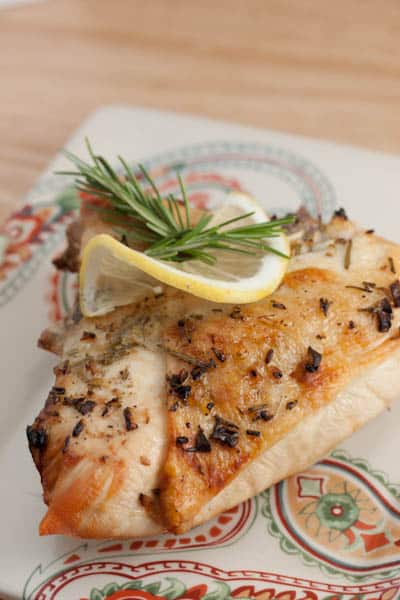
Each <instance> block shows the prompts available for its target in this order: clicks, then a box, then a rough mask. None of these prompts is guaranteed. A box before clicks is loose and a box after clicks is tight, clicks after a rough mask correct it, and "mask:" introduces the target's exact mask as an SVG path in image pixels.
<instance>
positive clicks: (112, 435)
mask: <svg viewBox="0 0 400 600" xmlns="http://www.w3.org/2000/svg"><path fill="white" fill-rule="evenodd" d="M83 229H84V232H83V235H84V236H86V238H85V239H87V238H88V237H90V235H91V230H90V227H88V226H86V228H85V227H84V228H83ZM94 229H95V231H96V232H97V231H98V227H97V225H96V227H95V228H94ZM298 229H299V230H298V232H297V233H296V232H295V233H294V234H293V240H294V242H293V250H294V254H295V256H294V257H293V258H292V260H291V261H290V265H289V270H288V272H287V274H286V276H285V278H284V280H283V282H282V284H281V285H280V287H279V289H278V290H277V291H276V292H275V293H274V294H273V295H272V296H270V297H268V298H265V299H264V300H262V301H260V302H257V303H254V304H247V305H241V306H232V305H221V304H213V303H211V302H206V301H204V300H201V299H199V298H195V297H194V296H191V295H189V294H185V293H183V292H180V291H177V290H175V289H173V288H167V287H166V288H165V289H164V293H163V294H162V295H161V296H159V297H147V298H144V299H143V301H142V302H140V303H139V304H136V305H129V306H125V307H120V308H117V309H115V310H114V311H113V312H112V313H110V314H108V315H106V316H103V317H97V318H92V319H87V318H83V317H82V316H81V315H80V313H79V310H77V311H75V313H74V314H73V315H71V317H70V318H69V319H68V320H67V322H66V323H64V324H63V325H62V326H60V327H58V328H55V329H53V330H47V331H45V332H44V333H43V335H42V337H41V340H40V345H41V346H42V347H45V348H46V349H48V350H50V351H53V352H55V353H56V354H58V355H59V364H58V366H57V367H56V369H55V374H56V380H55V384H54V386H53V387H52V389H51V390H50V393H49V396H48V398H47V401H46V404H45V407H44V408H43V410H42V411H41V412H40V414H39V416H38V417H37V419H36V420H35V422H34V423H33V425H32V426H30V427H28V439H29V444H30V449H31V452H32V456H33V459H34V461H35V463H36V466H37V468H38V470H39V472H40V475H41V479H42V485H43V490H44V500H45V502H46V504H47V505H48V510H47V513H46V515H45V517H44V519H43V521H42V523H41V525H40V533H41V534H67V535H73V536H80V537H84V538H103V537H107V538H112V537H115V538H123V537H134V536H145V535H151V534H155V533H158V532H162V531H165V530H168V531H172V532H175V533H181V532H184V531H186V530H188V529H190V528H191V527H193V526H195V525H197V524H199V523H201V522H203V521H205V520H207V519H209V518H210V517H212V516H213V515H215V514H217V513H219V512H221V511H224V510H227V509H229V508H230V507H232V506H233V505H235V504H237V503H238V502H240V501H242V500H245V499H247V498H248V497H250V496H253V495H254V494H257V493H258V492H260V491H261V490H263V489H264V488H266V487H268V486H270V485H271V484H272V483H274V482H276V481H279V480H280V479H283V478H284V477H286V476H288V475H290V474H292V473H294V472H296V471H299V470H302V469H304V468H306V467H307V466H309V465H311V464H312V463H313V462H315V461H316V460H318V459H319V458H321V457H322V456H323V455H324V454H325V453H326V452H328V451H329V450H330V449H331V448H333V447H334V446H335V445H336V444H338V443H339V442H340V441H341V440H342V439H344V438H345V437H347V436H349V435H350V434H351V433H352V432H353V431H354V430H356V429H358V428H359V427H361V426H362V425H363V424H365V423H366V422H367V421H368V420H370V419H371V418H373V417H374V416H376V415H377V414H378V413H379V412H381V411H382V410H383V409H385V408H386V407H387V406H389V404H390V403H391V402H392V401H393V400H394V399H395V398H396V397H397V396H400V376H399V374H398V373H399V367H400V336H399V325H400V282H399V281H398V279H397V275H396V273H397V272H400V247H399V246H397V245H396V244H394V243H391V242H389V241H386V240H384V239H382V238H379V237H377V236H376V235H374V234H373V233H371V232H365V231H363V230H360V229H358V228H357V227H356V226H355V225H354V224H353V223H351V222H350V221H349V220H347V217H346V215H345V214H344V213H343V212H342V211H339V212H338V213H337V214H336V215H335V216H334V217H333V219H332V221H331V223H329V224H328V225H327V226H321V225H320V224H318V223H315V222H313V221H311V220H310V219H308V218H307V219H306V220H305V222H304V223H303V222H302V221H301V220H300V223H299V225H298ZM76 232H78V233H79V236H80V235H81V234H82V226H80V227H77V228H76ZM71 237H72V234H70V238H71ZM70 242H71V239H70ZM73 242H74V244H75V246H74V247H75V252H77V251H78V250H77V248H79V244H78V243H77V240H76V239H74V240H73ZM68 257H69V263H70V265H71V264H74V265H75V266H76V264H77V262H79V260H78V261H77V260H76V256H74V254H73V251H72V250H71V244H70V249H69V255H68ZM68 257H67V258H68ZM64 258H65V257H64ZM67 262H68V261H67ZM58 266H65V261H64V264H63V263H62V259H59V265H58ZM67 266H68V265H67Z"/></svg>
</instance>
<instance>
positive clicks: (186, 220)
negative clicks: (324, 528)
mask: <svg viewBox="0 0 400 600" xmlns="http://www.w3.org/2000/svg"><path fill="white" fill-rule="evenodd" d="M86 146H87V149H88V152H89V155H90V158H91V161H92V162H91V163H88V162H85V161H84V160H82V159H80V158H79V157H78V156H76V155H75V154H72V153H71V152H67V151H66V152H65V155H66V156H67V158H68V159H69V160H70V161H71V162H72V163H73V165H74V166H75V168H76V170H75V171H60V172H59V173H58V174H61V175H73V176H74V177H75V178H76V179H75V185H76V187H77V189H78V190H80V191H82V192H85V193H87V194H89V195H91V196H94V197H96V198H99V199H103V200H104V201H105V202H104V206H101V207H96V209H97V210H100V211H102V215H103V218H104V220H106V221H109V222H114V224H117V230H118V232H119V233H120V234H121V236H122V239H124V240H126V241H127V242H128V243H129V242H131V243H132V244H134V243H138V242H139V243H141V244H144V245H145V249H144V250H143V251H144V253H145V254H147V255H148V256H152V257H154V258H157V259H160V260H168V261H176V262H183V261H187V260H200V261H202V262H205V263H208V264H214V263H215V262H216V260H217V259H216V256H215V253H213V252H212V251H213V250H223V251H226V252H238V253H242V254H243V253H244V254H251V255H252V254H257V253H259V252H273V253H275V254H278V255H279V256H282V257H284V258H289V257H288V256H286V255H285V254H283V253H281V252H279V251H278V250H276V249H275V248H273V247H271V246H270V245H269V244H268V243H267V241H266V240H267V239H268V238H274V237H277V236H279V235H280V233H281V232H282V226H284V225H288V224H289V223H292V222H293V217H291V216H288V217H284V218H283V219H276V220H273V221H268V222H264V223H256V224H252V225H248V224H247V225H241V226H238V227H232V225H233V224H234V223H239V222H240V221H242V222H243V221H244V219H246V218H248V217H250V216H251V215H252V214H254V213H252V212H250V213H247V214H243V215H240V216H238V217H235V218H233V219H230V220H228V221H225V222H223V223H219V224H218V225H212V226H210V222H211V220H212V218H213V214H212V213H204V214H202V215H201V217H200V219H199V220H198V222H197V223H193V222H192V218H191V211H190V205H189V202H188V198H187V195H186V191H185V187H184V185H183V181H182V179H181V177H180V176H179V175H178V182H179V186H180V191H181V195H182V200H178V199H177V198H176V197H175V196H174V195H172V194H170V195H168V196H167V197H166V198H164V199H163V198H162V197H161V194H160V192H159V190H158V188H157V186H156V184H155V183H154V181H153V179H152V178H151V177H150V175H149V173H148V172H147V171H146V169H145V168H144V166H143V165H138V167H139V170H140V173H141V179H142V180H143V181H144V182H145V184H146V186H145V187H144V186H143V184H142V183H141V182H140V181H139V179H138V177H137V176H136V175H135V174H134V172H133V171H132V169H131V168H130V167H129V166H128V164H127V162H126V161H125V160H124V159H123V158H122V157H121V156H119V157H118V160H119V162H120V164H121V167H122V175H121V174H118V173H117V172H116V171H115V170H114V168H113V167H112V166H111V165H110V163H109V162H107V161H106V159H105V158H104V157H102V156H99V155H97V154H95V153H94V152H93V150H92V147H91V145H90V143H89V141H88V140H86ZM182 208H183V210H182ZM121 222H123V225H121Z"/></svg>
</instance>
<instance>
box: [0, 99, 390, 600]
mask: <svg viewBox="0 0 400 600" xmlns="http://www.w3.org/2000/svg"><path fill="white" fill-rule="evenodd" d="M85 135H87V136H89V138H90V140H91V142H92V143H93V145H94V147H95V148H96V150H97V151H99V152H101V153H103V154H105V155H106V156H107V157H108V158H109V159H110V160H113V159H114V158H115V156H116V154H117V153H120V154H122V155H123V156H125V157H126V158H127V159H129V160H131V161H132V162H136V161H141V162H144V164H145V165H146V166H147V167H148V168H149V170H150V172H151V173H152V175H153V177H154V178H155V179H156V181H157V182H158V183H159V184H160V185H161V186H162V188H163V189H171V190H172V189H174V188H175V186H176V179H175V173H176V171H177V170H179V171H181V173H182V174H183V176H184V179H185V182H186V184H187V186H188V188H189V191H190V195H191V199H192V201H193V202H194V203H195V204H197V205H209V206H214V205H216V204H218V203H220V202H223V200H224V197H225V194H226V192H227V191H228V190H230V189H232V188H240V189H245V190H248V191H249V192H251V193H252V194H254V195H255V196H257V197H258V198H259V199H260V200H261V201H262V202H264V203H265V206H266V207H267V209H268V210H269V211H270V212H271V211H273V212H274V211H275V210H276V211H277V212H282V211H286V210H288V209H289V210H291V209H294V208H296V207H297V206H298V205H299V204H300V203H303V204H305V205H306V206H307V207H308V208H310V210H314V211H320V212H322V213H323V215H325V216H328V215H329V214H330V213H331V212H332V210H333V208H334V207H337V206H344V207H345V208H346V209H347V210H348V212H349V213H350V215H351V217H352V218H354V219H356V220H359V221H360V222H362V223H363V224H364V225H365V226H366V227H368V228H369V227H374V228H375V229H377V230H378V231H379V232H380V233H382V234H384V235H385V236H388V237H391V238H393V239H396V238H397V239H398V238H399V234H398V231H399V226H398V222H399V216H400V209H399V199H400V159H399V158H396V157H391V156H385V155H380V154H375V153H371V152H364V151H361V150H356V149H353V148H348V147H341V146H337V145H333V144H328V143H322V142H317V141H314V140H308V139H305V138H297V137H292V136H287V135H283V134H278V133H273V132H270V131H262V130H255V129H250V128H244V127H238V126H234V125H228V124H225V123H218V122H212V121H208V120H204V119H196V118H192V117H184V116H177V115H175V114H172V113H161V112H157V111H149V110H143V109H130V108H125V107H109V108H105V109H101V110H99V111H98V112H96V113H95V114H94V116H92V117H91V118H90V119H89V120H87V121H86V122H85V123H84V124H83V126H82V127H81V128H80V129H79V131H78V132H77V133H76V134H75V135H74V137H73V138H72V140H71V141H70V142H69V143H68V147H69V149H71V150H73V151H74V152H77V153H82V152H83V139H84V136H85ZM64 166H66V161H65V158H63V157H61V156H57V157H56V158H55V160H54V162H53V163H52V164H51V167H50V168H49V171H48V172H47V173H46V174H45V175H44V176H43V177H42V178H41V179H40V181H39V182H38V184H37V185H36V187H35V188H34V190H33V191H32V192H31V194H29V196H28V198H27V200H26V204H27V206H26V207H25V208H24V209H23V210H21V211H19V212H18V213H16V214H15V215H13V216H12V217H10V219H9V221H8V222H7V224H6V225H5V227H4V228H3V231H2V233H1V235H0V306H1V312H0V318H1V340H0V349H1V363H0V364H1V382H2V418H1V424H0V433H1V435H0V463H1V475H2V484H1V496H0V498H1V499H0V502H1V515H2V516H1V533H2V539H1V550H0V597H5V598H8V597H10V598H18V599H20V598H23V599H24V600H28V599H29V600H33V599H35V600H45V599H46V600H48V599H50V598H51V599H57V600H72V599H81V600H83V599H90V600H102V599H104V598H108V600H117V599H120V600H121V599H122V598H125V599H127V598H130V599H133V598H135V599H137V600H151V599H152V598H154V597H156V598H157V597H161V598H167V599H168V600H176V599H178V598H187V599H192V600H228V599H230V598H238V597H240V598H247V597H251V598H257V599H258V600H269V599H272V598H279V599H280V600H294V598H298V599H302V600H305V599H306V598H307V599H308V600H322V599H327V598H332V597H335V598H336V597H337V598H340V599H342V598H343V599H344V598H349V599H350V598H353V597H354V596H357V597H361V596H362V597H363V599H368V600H372V599H378V598H379V599H380V598H382V600H392V598H393V599H394V598H395V596H396V595H397V593H398V589H399V588H400V486H399V483H400V462H399V452H400V438H399V423H400V403H398V404H397V405H396V406H395V407H394V408H393V410H392V411H391V412H390V413H387V414H384V415H382V416H381V417H380V418H379V419H377V420H376V421H374V422H373V423H371V424H370V425H369V426H368V427H366V428H365V429H364V430H362V431H360V432H358V433H357V434H356V435H354V436H353V437H352V438H351V439H350V440H348V441H347V442H346V443H345V444H343V446H342V448H341V449H338V450H337V451H335V452H334V453H333V454H332V455H331V456H330V457H328V458H327V459H326V460H325V461H322V462H321V463H320V464H318V465H317V466H315V467H313V468H312V469H310V470H309V471H308V472H307V473H302V474H300V475H298V476H295V477H292V478H291V479H290V480H288V481H286V482H284V483H281V484H279V485H277V486H274V487H273V488H272V489H270V490H269V491H267V492H265V493H264V494H261V495H260V496H259V497H258V498H254V499H252V500H249V501H248V502H245V503H244V504H242V505H240V506H239V507H237V508H236V509H234V510H232V511H230V512H228V513H226V514H224V515H222V516H221V517H220V518H219V519H215V520H214V521H213V522H212V523H208V524H206V525H204V526H202V527H200V528H198V529H196V530H195V531H193V532H190V533H189V534H187V535H185V536H181V537H178V538H175V537H173V536H163V537H161V538H157V539H150V540H139V541H124V542H120V543H119V542H109V541H108V542H107V541H103V542H93V541H91V542H88V543H85V542H83V541H79V540H73V539H68V538H63V537H61V536H56V537H48V538H40V537H39V536H38V533H37V527H38V523H39V520H40V518H41V517H42V515H43V513H44V506H43V503H42V499H41V487H40V482H39V477H38V475H37V473H36V471H35V469H34V466H33V463H32V460H31V458H30V455H29V452H28V448H27V443H26V440H25V426H26V424H27V423H30V422H32V419H33V417H34V416H35V415H36V413H37V412H38V410H39V409H40V408H41V407H42V405H43V402H44V399H45V398H46V396H47V392H48V390H49V388H50V386H51V385H52V380H53V378H52V366H53V365H54V359H53V358H52V357H51V356H49V355H47V354H46V353H44V352H43V351H40V350H37V349H36V339H37V337H38V335H39V333H40V331H41V330H42V329H43V328H44V327H45V326H46V324H47V323H48V321H49V319H54V318H59V317H60V316H61V315H62V314H64V313H65V310H66V309H67V308H68V306H69V305H70V303H71V301H72V298H73V294H74V279H73V277H72V276H70V275H65V274H60V273H56V272H55V270H54V269H53V268H52V266H51V258H52V257H53V256H54V255H55V254H56V253H57V250H58V249H59V248H60V247H61V246H62V244H63V237H64V229H65V225H66V224H67V223H69V222H70V221H71V219H72V218H73V214H72V213H71V211H70V209H71V207H72V206H73V205H74V202H75V201H76V198H75V195H74V193H73V192H71V189H69V188H68V185H69V182H68V181H66V180H65V179H63V178H61V177H54V176H53V175H52V174H51V173H52V171H53V170H54V169H55V168H62V167H64ZM329 494H336V496H335V497H334V500H335V502H336V504H335V507H334V508H335V510H334V511H333V512H332V511H331V512H330V509H329V506H330V504H329V502H330V501H331V500H332V497H331V496H329ZM305 507H307V508H305ZM317 507H319V510H318V511H317V512H316V508H317ZM324 509H325V510H324ZM128 588H129V589H128Z"/></svg>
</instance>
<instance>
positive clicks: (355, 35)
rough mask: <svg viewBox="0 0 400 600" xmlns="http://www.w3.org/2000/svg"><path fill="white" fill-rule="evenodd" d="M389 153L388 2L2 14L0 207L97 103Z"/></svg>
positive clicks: (393, 7) (86, 1)
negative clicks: (222, 120)
mask: <svg viewBox="0 0 400 600" xmlns="http://www.w3.org/2000/svg"><path fill="white" fill-rule="evenodd" d="M115 102H123V103H131V104H140V105H144V106H152V107H161V108H172V109H176V110H178V111H186V112H192V113H200V114H205V115H209V116H212V117H222V118H225V119H229V120H233V121H240V122H243V123H249V124H253V125H259V126H265V127H270V128H274V129H281V130H284V131H290V132H294V133H301V134H306V135H310V136H317V137H326V138H332V139H335V140H338V141H342V142H350V143H354V144H360V145H364V146H369V147H371V148H376V149H381V150H387V151H391V152H400V3H399V0H385V2H382V1H381V0H363V1H361V0H336V1H335V2H330V1H329V0H291V1H290V0H57V1H53V2H44V3H38V4H32V5H25V6H21V5H20V6H18V7H14V8H7V9H4V10H2V11H0V140H1V144H0V217H1V216H4V215H5V213H6V212H7V211H8V210H9V209H10V207H12V206H15V205H16V204H17V202H18V201H19V200H20V198H21V197H22V195H23V194H24V193H25V192H26V191H27V190H28V189H29V187H30V186H31V185H32V183H33V182H34V180H35V179H36V177H37V176H38V175H39V173H40V171H41V170H42V169H43V168H44V167H45V165H46V163H47V162H48V160H49V159H50V157H51V156H52V155H53V154H54V153H55V151H56V150H57V149H58V148H59V147H60V146H62V144H63V142H64V140H65V139H66V137H67V136H68V135H69V134H70V132H71V131H72V130H73V129H74V128H75V127H76V126H77V125H78V124H79V122H80V121H81V120H82V119H83V117H85V116H86V115H87V114H88V113H89V112H90V111H92V110H93V109H94V108H95V107H97V106H99V105H102V104H107V103H115Z"/></svg>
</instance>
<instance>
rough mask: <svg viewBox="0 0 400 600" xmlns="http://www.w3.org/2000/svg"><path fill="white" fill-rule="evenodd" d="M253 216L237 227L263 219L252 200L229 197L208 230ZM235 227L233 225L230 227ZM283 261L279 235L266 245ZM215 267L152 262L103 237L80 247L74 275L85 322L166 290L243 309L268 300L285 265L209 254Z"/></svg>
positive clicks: (263, 256) (271, 257)
mask: <svg viewBox="0 0 400 600" xmlns="http://www.w3.org/2000/svg"><path fill="white" fill-rule="evenodd" d="M249 212H253V214H252V215H251V216H250V217H247V218H246V219H245V220H243V221H242V222H241V225H243V226H244V225H248V224H255V223H262V222H265V221H268V217H267V215H266V214H265V212H264V211H263V209H262V208H261V207H260V205H259V204H258V203H257V202H255V200H254V199H253V198H251V197H250V196H247V195H246V194H242V193H232V194H230V195H229V196H228V199H227V202H226V203H225V204H224V206H223V207H222V208H220V209H219V210H218V211H216V212H215V214H214V217H213V219H212V221H211V222H210V224H209V226H210V227H211V226H213V225H216V224H218V223H222V222H224V221H227V220H229V219H232V218H234V217H236V216H239V215H243V214H247V213H249ZM235 225H236V224H235ZM268 243H269V245H270V246H271V247H272V248H273V249H275V250H277V251H279V252H281V253H283V254H286V255H289V253H290V247H289V242H288V240H287V238H286V236H285V235H284V234H281V235H279V236H278V237H274V238H271V239H269V240H268ZM214 255H215V256H216V257H217V259H218V260H217V262H216V264H215V265H208V264H204V263H203V262H201V261H198V260H191V261H186V262H183V263H176V262H175V263H174V262H170V261H169V262H168V261H163V260H158V259H154V258H151V257H150V256H147V255H146V254H144V253H143V252H138V251H136V250H133V249H132V248H129V247H128V246H125V245H124V244H121V243H120V242H118V241H117V240H115V239H114V238H113V237H112V236H110V235H108V234H100V235H96V236H95V237H93V238H92V239H91V240H90V241H89V242H88V244H87V245H86V246H85V248H84V251H83V256H82V263H81V270H80V303H81V310H82V313H83V314H84V315H85V316H87V317H94V316H99V315H104V314H106V313H107V312H110V311H111V310H113V309H114V308H115V307H117V306H122V305H125V304H131V303H133V302H136V301H138V300H140V299H141V298H142V297H143V296H146V295H149V294H156V295H157V294H161V293H162V291H163V287H164V285H170V286H173V287H175V288H178V289H180V290H183V291H185V292H188V293H189V294H193V295H194V296H198V297H200V298H204V299H206V300H211V301H213V302H221V303H222V302H225V303H233V304H244V303H248V302H255V301H257V300H260V299H261V298H263V297H265V296H268V295H269V294H272V292H273V291H274V290H275V289H276V288H277V287H278V285H279V283H280V282H281V280H282V278H283V276H284V274H285V271H286V267H287V263H288V260H287V259H285V258H283V257H281V256H278V255H276V254H273V253H272V252H266V253H265V252H258V253H257V254H255V255H247V254H238V253H231V252H225V251H222V250H215V251H214Z"/></svg>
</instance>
